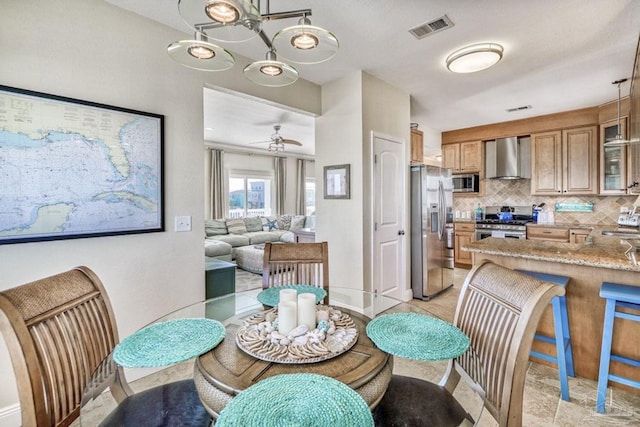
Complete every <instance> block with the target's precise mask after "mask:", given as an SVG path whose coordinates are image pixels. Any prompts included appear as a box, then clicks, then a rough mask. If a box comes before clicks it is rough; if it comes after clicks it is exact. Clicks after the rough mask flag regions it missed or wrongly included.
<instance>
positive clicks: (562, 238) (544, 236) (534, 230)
mask: <svg viewBox="0 0 640 427" xmlns="http://www.w3.org/2000/svg"><path fill="white" fill-rule="evenodd" d="M527 239H528V240H547V241H551V242H569V228H568V227H544V226H528V227H527Z"/></svg>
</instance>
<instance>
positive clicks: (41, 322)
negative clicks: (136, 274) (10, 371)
mask: <svg viewBox="0 0 640 427" xmlns="http://www.w3.org/2000/svg"><path fill="white" fill-rule="evenodd" d="M112 319H113V312H112V309H111V303H110V302H109V298H108V297H107V295H106V292H105V290H104V287H103V285H102V283H101V282H100V279H98V277H97V276H96V275H95V274H94V273H93V271H91V270H90V269H89V268H87V267H77V268H75V269H73V270H69V271H67V272H64V273H61V274H57V275H55V276H51V277H47V278H44V279H41V280H37V281H35V282H31V283H27V284H25V285H22V286H18V287H15V288H12V289H8V290H5V291H3V292H0V330H1V331H2V334H3V336H4V339H5V341H6V343H7V347H8V349H9V354H10V356H11V362H12V364H13V368H14V372H15V375H16V380H17V385H18V394H19V397H20V408H21V411H22V425H23V426H38V427H44V426H66V425H69V424H71V422H73V421H74V420H75V419H76V418H77V417H78V416H79V413H80V404H81V399H82V397H83V391H84V390H85V387H86V386H87V382H88V381H89V379H90V378H91V376H92V374H93V372H94V371H95V370H96V369H97V368H98V367H99V366H101V367H103V365H101V362H102V360H103V359H104V358H105V357H106V356H107V355H108V354H109V353H110V352H111V350H113V348H114V346H115V344H116V343H117V342H118V332H117V329H116V325H115V323H114V322H113V320H112ZM103 368H104V377H105V381H104V382H103V383H102V384H101V385H100V386H99V387H97V388H96V393H100V392H101V391H103V390H104V389H105V388H106V387H107V386H111V391H112V393H113V395H114V397H115V398H116V400H122V399H123V398H124V397H126V395H127V394H129V393H130V392H131V390H130V389H129V387H128V385H127V384H126V382H124V380H123V378H124V377H123V376H122V372H121V370H120V369H119V368H116V367H115V366H114V365H113V364H110V365H109V366H107V367H103Z"/></svg>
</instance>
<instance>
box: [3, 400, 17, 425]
mask: <svg viewBox="0 0 640 427" xmlns="http://www.w3.org/2000/svg"><path fill="white" fill-rule="evenodd" d="M21 424H22V415H21V413H20V404H19V403H16V404H14V405H9V406H5V407H4V408H0V426H2V427H20V425H21Z"/></svg>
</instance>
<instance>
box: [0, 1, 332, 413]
mask: <svg viewBox="0 0 640 427" xmlns="http://www.w3.org/2000/svg"><path fill="white" fill-rule="evenodd" d="M1 10H2V12H1V13H0V58H2V60H1V64H2V66H0V82H2V84H4V85H9V86H15V87H19V88H24V89H30V90H35V91H40V92H46V93H52V94H57V95H63V96H68V97H73V98H80V99H84V100H88V101H94V102H99V103H104V104H110V105H115V106H120V107H126V108H132V109H136V110H142V111H149V112H153V113H158V114H164V115H165V120H166V121H165V217H166V220H165V224H166V228H167V231H166V232H163V233H151V234H138V235H128V236H114V237H101V238H90V239H76V240H65V241H52V242H37V243H22V244H13V245H2V246H0V289H7V288H10V287H13V286H16V285H19V284H21V283H25V282H27V281H31V280H34V279H38V278H41V277H44V276H47V275H50V274H54V273H58V272H61V271H63V270H66V269H69V268H71V267H73V266H76V265H81V264H84V265H87V266H89V267H91V268H92V269H94V271H95V272H96V273H97V274H98V276H99V277H100V278H101V279H102V280H103V282H104V284H105V287H106V289H107V292H108V293H109V296H110V297H111V301H112V304H113V306H114V311H115V316H116V319H117V323H118V327H119V329H120V336H121V338H122V337H125V336H127V335H129V334H130V333H131V332H132V331H134V330H136V329H137V328H139V327H141V326H142V325H144V324H146V323H147V322H149V321H151V320H152V319H154V318H156V317H158V316H159V315H161V314H163V313H166V312H168V311H170V310H173V309H174V308H177V307H180V306H183V305H185V304H188V303H191V302H194V301H197V300H200V299H202V298H203V297H204V275H203V263H204V261H203V256H202V234H203V233H202V229H203V221H204V218H203V209H202V206H203V204H204V199H203V194H204V188H203V181H204V177H203V161H202V151H203V140H202V138H203V124H202V123H203V111H202V89H203V87H204V86H205V85H206V86H211V87H214V86H222V87H226V88H229V89H232V90H236V91H240V92H245V93H249V94H251V95H253V96H257V97H261V98H267V99H269V100H271V101H273V102H277V103H280V104H285V105H289V106H291V107H294V108H298V109H301V110H305V111H309V112H310V113H313V114H319V113H320V88H319V87H317V86H316V85H313V84H311V83H309V82H305V81H304V80H300V81H299V82H297V83H296V84H294V85H292V86H290V87H287V88H282V89H276V90H274V89H272V88H265V87H259V86H255V85H253V84H251V83H250V82H248V81H247V80H245V79H244V77H242V75H241V70H242V68H243V67H244V65H246V63H247V62H248V61H247V60H246V59H244V58H242V57H240V58H238V57H237V60H238V61H237V63H236V65H235V66H234V68H233V69H232V70H229V71H226V72H222V73H204V72H199V71H195V70H190V69H188V68H185V67H182V66H180V65H178V64H176V63H175V62H173V61H172V60H171V59H170V58H169V57H168V55H167V54H166V50H165V49H166V46H167V45H168V44H169V43H171V42H172V41H175V40H178V39H182V38H184V37H185V34H184V33H181V32H178V31H176V30H173V29H169V28H167V27H165V26H163V25H160V24H157V23H155V22H153V21H150V20H147V19H144V18H141V17H139V16H137V15H135V14H133V13H130V12H127V11H124V10H121V9H119V8H116V7H114V6H111V5H109V4H107V3H105V2H103V1H100V0H50V1H44V0H32V1H23V0H3V1H2V7H1ZM141 52H142V54H141ZM176 215H191V216H192V217H193V218H192V226H193V231H192V232H188V233H175V232H174V231H173V220H174V217H175V216H176ZM0 346H2V348H0V378H2V380H1V381H2V387H0V410H1V409H2V408H5V407H7V406H10V405H12V404H14V403H17V394H16V391H15V387H14V386H13V385H12V381H13V372H12V369H11V366H10V363H9V360H8V355H7V352H6V349H5V348H4V347H3V342H2V341H0ZM3 421H4V420H0V424H3ZM3 425H4V424H3Z"/></svg>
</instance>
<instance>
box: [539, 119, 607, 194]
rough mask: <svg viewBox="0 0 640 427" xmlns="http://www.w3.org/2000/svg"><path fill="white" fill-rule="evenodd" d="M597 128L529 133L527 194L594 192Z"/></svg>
mask: <svg viewBox="0 0 640 427" xmlns="http://www.w3.org/2000/svg"><path fill="white" fill-rule="evenodd" d="M597 138H598V136H597V127H596V126H585V127H580V128H574V129H564V130H562V131H553V132H545V133H539V134H533V135H531V194H532V195H555V196H557V195H559V194H562V195H573V194H581V195H585V194H597V193H598V163H597V159H598V150H597V148H598V146H597V141H598V140H597Z"/></svg>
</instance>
